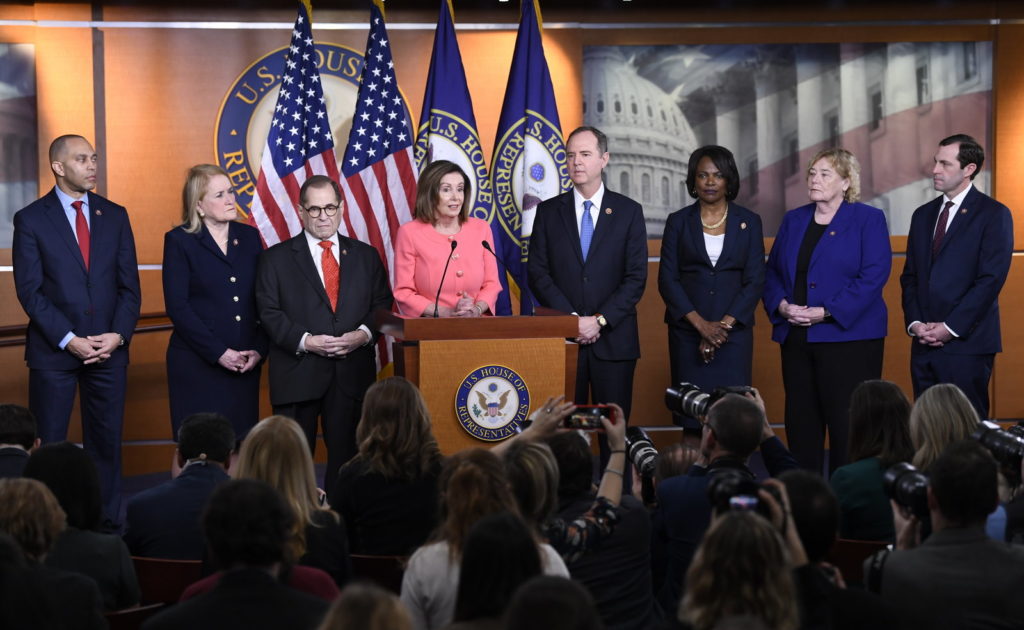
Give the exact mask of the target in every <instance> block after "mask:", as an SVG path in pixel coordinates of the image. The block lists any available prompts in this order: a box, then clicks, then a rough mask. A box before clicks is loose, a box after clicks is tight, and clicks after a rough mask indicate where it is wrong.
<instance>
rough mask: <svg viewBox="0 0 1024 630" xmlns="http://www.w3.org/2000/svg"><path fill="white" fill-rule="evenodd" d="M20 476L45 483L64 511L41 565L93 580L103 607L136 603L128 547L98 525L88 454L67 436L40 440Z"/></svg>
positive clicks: (97, 497)
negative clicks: (61, 525)
mask: <svg viewBox="0 0 1024 630" xmlns="http://www.w3.org/2000/svg"><path fill="white" fill-rule="evenodd" d="M25 477H28V478H29V479H37V480H39V481H41V482H43V483H44V484H46V487H47V488H49V489H50V491H51V492H53V495H54V496H55V497H57V502H58V503H60V507H61V509H63V510H64V513H65V514H66V515H67V525H68V526H67V528H66V529H65V530H64V531H63V532H61V535H60V536H59V537H58V538H57V541H56V542H55V543H54V545H53V549H51V550H50V553H49V554H47V556H46V565H47V566H50V567H54V568H56V569H64V570H65V571H75V572H77V573H81V574H83V575H87V576H89V577H91V578H92V579H93V580H95V581H96V585H97V586H99V587H100V594H101V595H102V596H103V607H104V609H105V610H108V611H109V610H120V609H122V608H128V607H130V606H134V605H136V604H138V603H139V583H138V580H137V579H136V578H135V565H134V564H132V558H131V555H130V554H129V553H128V547H127V546H126V545H125V544H124V541H123V540H121V537H120V536H118V535H116V534H105V533H103V532H100V531H98V529H99V526H100V521H101V519H102V516H103V513H102V503H101V499H100V481H99V475H98V473H97V472H96V465H95V464H94V463H93V461H92V458H91V457H89V454H88V453H86V452H85V450H83V449H81V448H78V447H77V446H75V445H74V444H72V443H70V442H54V443H51V444H44V445H43V446H40V447H39V448H38V449H36V450H35V452H33V453H32V456H31V457H29V459H28V464H27V465H26V466H25Z"/></svg>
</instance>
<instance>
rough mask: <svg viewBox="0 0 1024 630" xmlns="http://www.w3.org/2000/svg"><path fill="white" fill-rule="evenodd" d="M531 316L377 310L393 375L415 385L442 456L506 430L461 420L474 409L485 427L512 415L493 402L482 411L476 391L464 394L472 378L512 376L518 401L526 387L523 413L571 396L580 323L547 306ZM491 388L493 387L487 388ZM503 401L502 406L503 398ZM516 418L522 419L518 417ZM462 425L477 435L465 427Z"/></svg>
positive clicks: (502, 435) (504, 433) (492, 440)
mask: <svg viewBox="0 0 1024 630" xmlns="http://www.w3.org/2000/svg"><path fill="white" fill-rule="evenodd" d="M537 311H538V313H537V315H534V316H532V317H528V316H527V317H518V316H513V317H474V318H462V317H446V318H438V319H434V318H428V317H404V316H401V315H396V314H394V313H391V312H389V311H378V312H377V315H376V323H377V327H378V328H379V330H380V331H381V332H382V333H384V334H387V335H390V336H392V337H394V338H395V340H396V343H395V348H394V354H395V373H396V374H399V375H401V376H404V377H405V378H407V379H409V380H410V381H412V382H413V383H415V384H416V385H417V387H419V389H420V391H421V392H422V393H423V398H424V399H425V400H426V402H427V408H428V409H429V410H430V416H431V419H432V420H433V429H434V435H435V436H436V437H437V441H438V444H439V445H440V447H441V451H442V452H443V453H445V454H446V455H447V454H450V453H454V452H456V451H460V450H462V449H465V448H471V447H474V446H483V447H487V446H491V445H493V444H496V443H498V442H499V441H501V440H502V439H504V438H505V437H507V433H508V429H509V428H511V425H510V424H507V425H505V426H507V427H508V428H504V426H503V427H502V428H500V429H495V430H489V429H486V428H480V425H477V424H476V423H470V422H467V420H469V419H470V416H471V415H472V414H473V413H474V412H475V413H476V414H477V416H479V417H480V418H481V422H483V424H484V425H485V426H487V425H488V423H489V422H491V421H493V422H494V425H495V426H498V425H500V424H501V423H502V422H506V421H507V420H509V419H510V418H511V415H512V411H511V410H509V411H506V412H505V413H502V410H503V409H506V408H507V407H508V406H507V405H506V408H498V404H497V402H496V401H495V402H493V403H492V404H491V405H490V407H485V406H484V404H483V403H484V397H483V396H482V395H481V393H480V392H478V391H477V390H476V389H473V390H472V391H470V390H469V388H470V387H471V385H472V383H471V382H470V381H472V379H477V380H479V379H480V378H481V377H484V378H488V377H487V375H488V374H497V373H501V374H502V375H504V376H507V375H509V374H512V375H515V376H518V377H519V378H514V377H513V381H514V382H515V383H516V384H519V385H520V386H519V387H514V388H512V389H515V390H516V393H517V395H518V396H519V400H520V402H523V401H524V397H523V395H522V393H523V391H524V390H525V392H526V394H527V397H528V401H529V402H528V405H521V406H523V407H528V408H529V409H533V408H535V407H536V406H537V405H540V404H543V403H544V401H546V400H547V399H548V396H557V395H559V394H565V395H566V397H567V398H569V399H572V397H573V392H574V388H575V384H576V350H577V346H576V344H575V343H572V342H570V341H566V338H572V337H575V336H576V335H577V334H578V320H577V318H576V317H575V316H573V315H566V314H564V313H562V312H560V311H554V310H551V309H543V308H538V309H537ZM492 366H493V368H497V369H493V368H492ZM484 368H486V369H484ZM519 379H521V383H519ZM498 382H500V381H498ZM491 387H492V389H494V390H499V387H498V385H494V384H493V383H492V384H491ZM499 393H500V391H499ZM484 394H486V392H484ZM460 396H461V397H462V398H466V397H467V396H468V397H469V398H470V399H471V400H470V401H469V404H462V405H460V404H458V403H457V400H458V399H459V398H460ZM494 398H495V399H497V398H498V396H497V395H495V397H494ZM501 400H503V401H506V402H507V397H504V398H501ZM459 409H461V412H460V411H459ZM527 413H528V410H527ZM514 415H516V417H525V415H523V414H522V413H518V414H514ZM460 417H461V419H462V421H461V422H460ZM463 423H465V424H466V426H469V427H470V429H471V430H473V431H474V432H475V434H472V433H471V432H470V429H467V428H463ZM478 436H479V437H478Z"/></svg>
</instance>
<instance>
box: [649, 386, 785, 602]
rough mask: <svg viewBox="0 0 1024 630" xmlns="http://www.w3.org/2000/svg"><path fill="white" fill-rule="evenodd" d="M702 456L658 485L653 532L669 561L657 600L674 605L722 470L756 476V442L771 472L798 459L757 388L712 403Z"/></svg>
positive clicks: (708, 517) (703, 432) (704, 527)
mask: <svg viewBox="0 0 1024 630" xmlns="http://www.w3.org/2000/svg"><path fill="white" fill-rule="evenodd" d="M700 444H701V446H700V450H701V458H700V459H699V460H698V462H697V463H696V464H694V465H693V466H691V467H690V470H689V471H688V472H687V474H686V475H684V476H680V477H673V478H671V479H666V480H665V481H663V482H661V483H660V484H659V485H658V511H657V513H656V514H655V517H654V518H655V535H656V536H660V537H662V538H664V539H667V541H668V549H669V566H668V571H667V575H666V578H665V583H664V584H663V585H662V587H661V589H660V592H659V594H658V600H659V601H660V602H661V604H662V607H663V608H664V609H665V610H675V609H676V603H677V601H678V600H679V596H680V593H681V592H682V590H683V588H682V587H683V581H684V575H685V573H686V570H687V568H688V567H689V566H690V561H691V560H692V558H693V555H694V552H695V551H696V548H697V545H698V544H699V543H700V540H701V538H702V537H703V536H704V532H705V530H707V528H708V524H709V523H710V521H711V502H710V500H709V499H708V486H709V484H710V483H711V482H712V480H713V479H714V478H715V477H716V476H718V475H721V474H729V473H732V474H738V475H741V476H743V477H746V478H748V479H750V480H753V479H754V478H755V475H754V473H753V471H751V470H750V468H749V467H748V462H749V460H750V456H751V455H752V454H753V453H754V451H756V450H757V449H758V448H760V450H761V455H762V457H763V458H764V463H765V467H766V468H767V469H768V473H769V474H770V475H772V476H776V475H778V474H780V473H781V472H783V471H785V470H789V469H792V468H797V467H798V464H797V462H796V460H795V459H793V456H792V455H790V453H789V451H788V450H786V447H785V446H784V445H783V444H782V441H781V440H779V438H777V437H776V436H775V432H774V431H773V430H772V428H771V426H770V425H769V424H768V418H767V417H766V416H765V412H764V401H762V400H761V397H760V394H758V393H757V391H756V390H753V393H751V394H747V395H746V396H740V395H738V394H727V395H726V396H723V397H722V398H721V399H720V400H718V401H717V402H716V403H714V405H712V406H711V408H710V410H709V411H708V413H707V416H706V419H705V421H704V422H703V426H702V428H701V443H700Z"/></svg>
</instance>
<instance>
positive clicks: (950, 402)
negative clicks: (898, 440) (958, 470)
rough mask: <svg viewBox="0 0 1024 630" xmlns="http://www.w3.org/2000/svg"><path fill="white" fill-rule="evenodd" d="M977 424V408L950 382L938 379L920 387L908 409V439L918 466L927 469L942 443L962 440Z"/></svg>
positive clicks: (943, 447) (944, 444)
mask: <svg viewBox="0 0 1024 630" xmlns="http://www.w3.org/2000/svg"><path fill="white" fill-rule="evenodd" d="M977 428H978V412H977V411H975V410H974V407H973V406H971V401H969V400H968V399H967V396H966V395H965V394H964V393H963V392H962V391H960V388H959V387H957V386H956V385H952V384H950V383H939V384H938V385H932V386H931V387H929V388H928V389H926V390H924V391H923V392H922V393H921V395H920V396H918V397H917V400H916V401H914V408H913V409H911V410H910V439H911V440H913V442H914V448H915V449H917V450H916V451H915V452H914V459H913V461H912V462H911V463H913V464H914V466H916V467H917V469H918V470H922V471H927V470H928V467H929V466H931V465H932V462H934V461H935V460H936V459H938V457H939V455H941V454H942V451H944V450H946V447H947V446H949V445H950V444H952V443H953V442H957V441H959V440H966V439H968V438H969V437H971V433H973V432H974V430H975V429H977Z"/></svg>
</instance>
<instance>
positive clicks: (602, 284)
mask: <svg viewBox="0 0 1024 630" xmlns="http://www.w3.org/2000/svg"><path fill="white" fill-rule="evenodd" d="M599 212H600V213H601V216H600V218H599V219H598V221H597V224H596V225H595V226H594V236H593V239H592V240H591V241H590V252H589V254H588V255H587V261H586V263H584V262H583V252H582V250H581V249H580V236H579V230H578V229H577V228H576V208H575V204H574V201H573V192H572V191H571V190H570V191H569V192H567V193H564V194H561V195H559V196H557V197H554V198H552V199H548V200H547V201H545V202H543V203H541V204H540V205H539V206H537V216H536V219H535V220H534V224H533V234H532V235H531V236H530V260H529V263H528V267H527V269H528V275H529V282H530V290H531V291H533V294H534V296H536V298H537V301H538V302H540V304H541V305H543V306H547V307H550V308H554V309H557V310H560V311H564V312H566V313H577V314H579V315H596V314H598V313H600V314H601V315H604V317H605V319H607V320H608V326H606V327H605V328H604V329H603V330H601V337H600V339H598V340H597V342H596V343H594V346H593V348H594V355H595V356H596V357H597V358H599V359H603V360H607V361H621V360H628V359H637V358H639V357H640V336H639V333H638V332H637V326H636V304H637V302H639V301H640V298H641V296H643V294H644V287H645V285H646V284H647V228H646V226H645V225H644V213H643V208H642V207H641V206H640V204H638V203H637V202H635V201H633V200H632V199H630V198H629V197H624V196H622V195H620V194H618V193H614V192H612V191H610V190H608V189H607V188H605V191H604V199H603V200H602V207H601V208H600V209H599Z"/></svg>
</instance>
